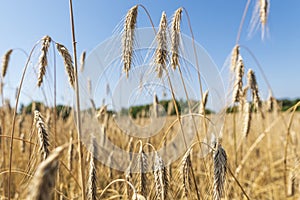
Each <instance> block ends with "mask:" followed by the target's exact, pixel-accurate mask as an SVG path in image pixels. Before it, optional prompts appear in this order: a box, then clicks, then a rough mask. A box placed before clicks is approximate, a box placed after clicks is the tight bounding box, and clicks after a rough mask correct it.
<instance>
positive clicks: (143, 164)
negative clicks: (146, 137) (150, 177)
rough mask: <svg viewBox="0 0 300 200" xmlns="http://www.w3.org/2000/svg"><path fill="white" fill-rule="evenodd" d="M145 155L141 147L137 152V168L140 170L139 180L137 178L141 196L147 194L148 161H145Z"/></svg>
mask: <svg viewBox="0 0 300 200" xmlns="http://www.w3.org/2000/svg"><path fill="white" fill-rule="evenodd" d="M147 159H148V158H147V155H146V154H145V152H144V151H143V150H142V147H141V149H140V152H139V157H138V163H139V170H140V180H139V187H138V188H139V191H138V192H140V193H141V194H142V195H143V196H147V174H146V172H147V168H148V163H147Z"/></svg>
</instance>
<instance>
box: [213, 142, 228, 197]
mask: <svg viewBox="0 0 300 200" xmlns="http://www.w3.org/2000/svg"><path fill="white" fill-rule="evenodd" d="M226 171H227V155H226V152H225V150H224V149H223V147H222V146H221V144H220V143H219V144H218V147H217V150H216V151H215V152H214V192H213V196H214V200H220V199H221V198H222V197H223V195H224V185H225V178H226Z"/></svg>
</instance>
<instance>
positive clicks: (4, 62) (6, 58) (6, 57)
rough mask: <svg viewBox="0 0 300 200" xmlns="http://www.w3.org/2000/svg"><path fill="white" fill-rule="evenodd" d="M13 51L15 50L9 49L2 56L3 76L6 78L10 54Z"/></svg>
mask: <svg viewBox="0 0 300 200" xmlns="http://www.w3.org/2000/svg"><path fill="white" fill-rule="evenodd" d="M12 52H13V50H12V49H9V50H8V51H7V52H6V53H5V54H4V56H3V58H2V78H4V77H5V75H6V72H7V67H8V63H9V59H10V55H11V53H12Z"/></svg>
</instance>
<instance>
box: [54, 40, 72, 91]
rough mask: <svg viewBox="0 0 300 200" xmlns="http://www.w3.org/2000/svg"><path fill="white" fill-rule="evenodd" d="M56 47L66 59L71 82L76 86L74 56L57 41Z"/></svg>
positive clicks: (65, 62)
mask: <svg viewBox="0 0 300 200" xmlns="http://www.w3.org/2000/svg"><path fill="white" fill-rule="evenodd" d="M56 48H57V50H58V52H59V53H60V55H61V56H62V58H63V60H64V65H65V69H66V72H67V74H68V77H69V83H70V85H71V86H72V87H73V88H74V83H75V76H74V67H73V61H72V57H71V55H70V53H69V51H68V49H67V48H66V47H65V46H64V45H62V44H59V43H56Z"/></svg>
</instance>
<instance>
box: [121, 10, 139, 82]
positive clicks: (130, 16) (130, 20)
mask: <svg viewBox="0 0 300 200" xmlns="http://www.w3.org/2000/svg"><path fill="white" fill-rule="evenodd" d="M137 11H138V6H137V5H136V6H133V7H132V8H130V10H129V11H128V12H127V15H126V19H125V23H124V32H123V38H122V47H123V49H122V60H123V63H124V66H123V70H124V71H125V73H126V77H127V78H128V74H129V70H130V68H131V63H132V57H133V44H134V31H135V27H136V19H137V14H138V12H137Z"/></svg>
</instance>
